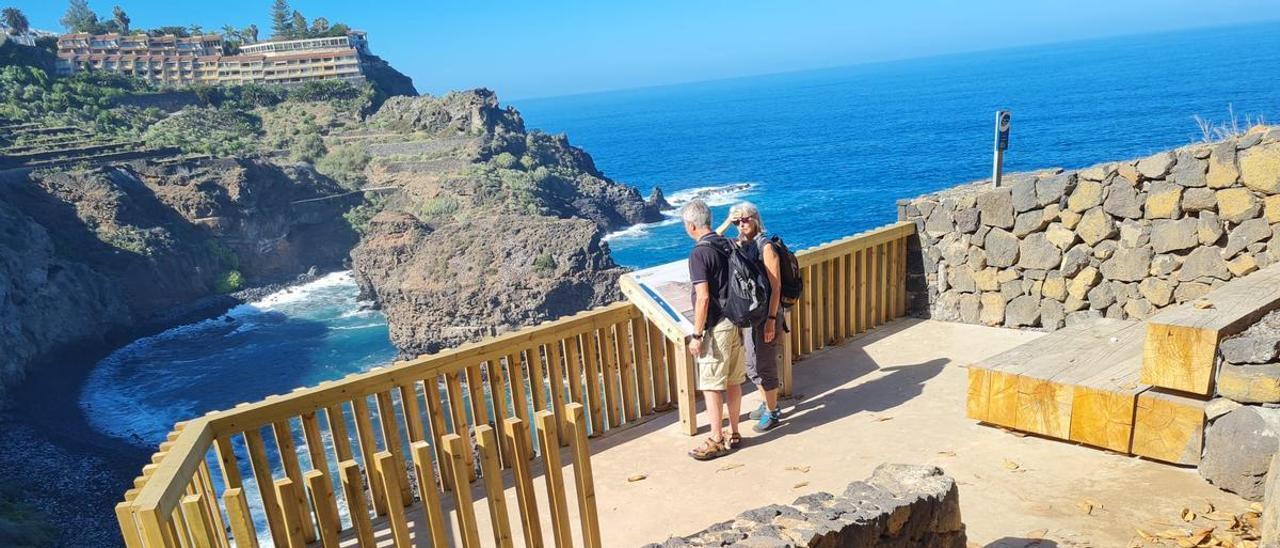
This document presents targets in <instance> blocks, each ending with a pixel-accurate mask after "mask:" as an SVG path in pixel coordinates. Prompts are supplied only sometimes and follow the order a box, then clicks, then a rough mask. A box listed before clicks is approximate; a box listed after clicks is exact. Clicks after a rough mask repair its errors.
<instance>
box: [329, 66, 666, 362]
mask: <svg viewBox="0 0 1280 548" xmlns="http://www.w3.org/2000/svg"><path fill="white" fill-rule="evenodd" d="M370 124H371V125H372V126H374V127H375V128H377V129H378V130H381V131H382V133H379V134H378V142H377V143H376V144H370V145H369V146H368V147H367V148H368V150H369V152H370V154H371V155H373V157H374V159H373V161H372V163H371V165H370V168H369V169H368V171H367V173H368V175H369V177H370V184H373V185H377V186H383V185H387V186H394V187H396V188H398V189H399V192H397V193H396V194H395V195H393V196H392V197H391V198H389V199H387V201H386V202H385V203H384V204H383V206H382V207H383V209H382V212H381V213H378V214H377V215H376V216H375V217H373V218H372V220H371V222H370V223H369V225H368V228H367V230H366V233H365V235H364V237H363V239H362V241H361V243H360V245H359V246H357V247H356V249H355V250H354V251H353V252H352V264H353V266H354V268H355V270H356V273H357V279H358V280H359V282H360V285H361V287H362V289H363V290H364V291H365V292H366V293H368V294H369V295H370V296H372V297H374V298H375V299H376V300H377V302H378V303H379V304H380V305H381V306H382V308H383V310H384V311H385V312H386V315H387V320H388V322H389V324H390V326H391V337H392V341H393V342H394V343H395V344H396V345H397V346H398V347H399V348H400V349H401V350H402V351H405V352H406V353H421V352H429V351H434V350H437V349H439V348H442V347H445V346H449V345H452V344H457V343H459V342H462V341H465V340H471V339H475V338H479V337H482V336H485V335H489V334H493V333H498V332H502V331H505V330H508V329H511V328H515V327H519V326H523V325H528V324H532V323H537V322H539V321H543V320H548V319H552V318H555V317H559V316H562V315H565V314H570V313H573V312H576V311H578V310H582V309H584V308H588V307H592V306H597V305H601V304H607V303H609V302H612V301H614V300H616V299H618V298H620V294H619V293H618V290H617V287H616V283H615V282H616V281H617V277H618V276H619V275H621V274H622V273H623V272H624V270H623V269H622V268H620V267H618V266H617V265H616V264H614V263H613V260H612V259H611V258H610V257H609V254H608V245H607V244H605V243H604V242H603V241H602V237H603V235H604V233H605V232H606V231H608V230H612V229H616V228H620V227H623V226H626V225H630V224H634V223H638V222H648V221H656V220H659V219H661V218H662V215H661V213H660V212H659V205H658V204H657V203H647V202H645V201H644V199H643V198H642V197H641V196H640V193H639V192H637V191H636V190H635V189H634V188H631V187H627V186H624V185H621V184H619V183H616V182H614V181H612V180H610V179H608V178H607V177H605V176H604V174H602V173H601V172H600V171H599V170H598V169H597V168H596V166H595V163H594V162H593V161H592V160H591V157H590V155H588V154H587V153H586V152H584V151H583V150H582V149H579V148H577V147H574V146H572V145H570V144H569V142H568V140H567V139H566V138H565V137H564V136H551V135H547V134H544V133H540V132H536V131H534V132H530V131H526V130H525V127H524V122H523V120H522V119H521V118H520V115H519V113H518V112H516V111H515V110H513V109H510V108H505V109H504V108H501V107H500V106H499V105H498V101H497V98H496V97H495V96H494V95H493V93H492V92H490V91H487V90H475V91H470V92H459V93H451V94H449V95H446V96H444V97H440V98H435V97H417V98H405V97H396V98H392V99H390V100H388V101H387V102H386V103H385V104H383V106H382V108H381V109H380V110H379V111H378V112H377V113H376V114H375V115H374V116H373V117H372V118H371V120H370ZM388 132H389V133H390V134H392V135H396V136H399V137H398V138H396V137H388Z"/></svg>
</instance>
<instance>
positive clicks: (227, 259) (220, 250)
mask: <svg viewBox="0 0 1280 548" xmlns="http://www.w3.org/2000/svg"><path fill="white" fill-rule="evenodd" d="M205 246H206V247H208V249H209V254H210V255H213V256H214V257H216V258H217V259H218V262H220V263H222V265H223V266H226V267H229V268H231V269H232V270H235V269H238V268H240V257H239V256H238V255H236V252H235V251H233V250H232V249H231V248H230V247H227V245H226V244H224V243H222V242H220V241H218V240H208V241H207V242H206V243H205Z"/></svg>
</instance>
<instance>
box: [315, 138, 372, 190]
mask: <svg viewBox="0 0 1280 548" xmlns="http://www.w3.org/2000/svg"><path fill="white" fill-rule="evenodd" d="M369 159H370V158H369V153H368V152H366V151H365V149H364V147H362V146H360V145H338V146H336V147H333V148H332V149H330V150H329V152H328V154H325V155H324V157H323V158H320V161H319V162H316V170H317V171H319V172H320V173H323V174H325V175H328V176H329V177H331V178H333V180H335V181H338V182H339V183H340V184H342V186H344V187H346V188H350V189H357V188H360V187H361V186H363V185H364V183H365V177H364V169H365V167H367V166H368V165H369Z"/></svg>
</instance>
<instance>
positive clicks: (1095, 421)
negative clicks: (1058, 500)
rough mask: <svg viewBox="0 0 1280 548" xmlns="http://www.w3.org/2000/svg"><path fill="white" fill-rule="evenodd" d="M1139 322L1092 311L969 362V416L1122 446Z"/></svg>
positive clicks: (1131, 403)
mask: <svg viewBox="0 0 1280 548" xmlns="http://www.w3.org/2000/svg"><path fill="white" fill-rule="evenodd" d="M1143 333H1144V331H1143V326H1142V324H1141V323H1139V322H1135V321H1121V320H1112V319H1097V320H1094V321H1091V322H1087V323H1084V324H1080V325H1076V326H1072V327H1068V328H1065V329H1061V330H1058V331H1056V332H1054V333H1050V334H1048V335H1045V336H1043V337H1040V338H1038V339H1036V340H1034V341H1031V342H1029V343H1027V344H1024V345H1021V346H1019V347H1017V348H1014V349H1011V350H1009V351H1007V352H1004V353H1001V354H998V355H996V356H993V357H991V358H988V359H987V360H984V361H982V362H979V363H976V364H973V365H970V366H969V394H968V405H967V410H968V416H969V417H970V418H973V419H976V420H979V421H982V422H986V423H989V424H995V425H999V426H1004V427H1007V428H1012V429H1015V430H1021V431H1024V432H1031V433H1035V434H1040V435H1043V436H1048V437H1053V438H1058V439H1063V440H1072V441H1078V442H1081V443H1087V444H1090V445H1095V446H1098V447H1104V448H1107V449H1111V450H1115V451H1121V452H1128V450H1129V440H1130V437H1131V436H1130V434H1131V432H1132V428H1133V417H1134V407H1135V405H1136V401H1137V395H1138V394H1139V393H1140V392H1142V391H1143V390H1145V389H1146V388H1148V387H1147V386H1145V385H1142V384H1140V383H1139V382H1138V372H1139V369H1140V367H1141V361H1142V343H1143Z"/></svg>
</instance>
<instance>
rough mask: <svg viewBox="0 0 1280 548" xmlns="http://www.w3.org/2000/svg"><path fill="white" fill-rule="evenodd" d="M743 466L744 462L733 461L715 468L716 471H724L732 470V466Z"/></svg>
mask: <svg viewBox="0 0 1280 548" xmlns="http://www.w3.org/2000/svg"><path fill="white" fill-rule="evenodd" d="M743 466H745V465H744V464H742V463H740V462H734V463H730V464H726V465H724V466H721V467H720V468H717V469H716V472H724V471H726V470H733V469H734V468H742V467H743Z"/></svg>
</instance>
